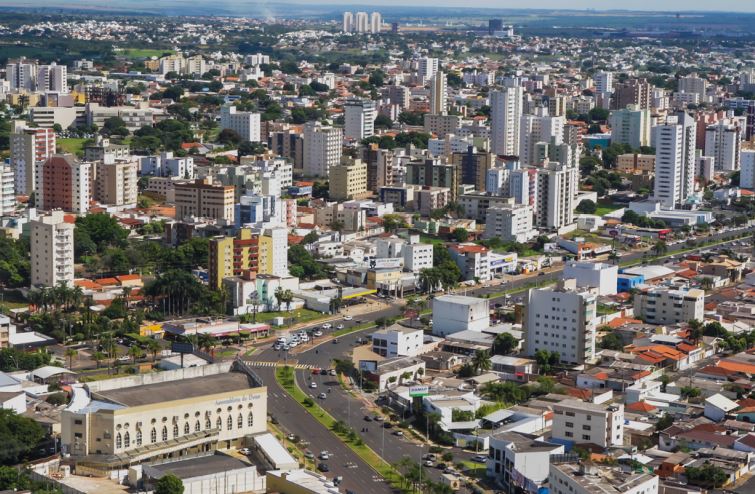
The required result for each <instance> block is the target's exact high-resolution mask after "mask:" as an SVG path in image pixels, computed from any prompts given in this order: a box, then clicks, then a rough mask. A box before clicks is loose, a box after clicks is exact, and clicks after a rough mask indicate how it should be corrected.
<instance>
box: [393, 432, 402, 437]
mask: <svg viewBox="0 0 755 494" xmlns="http://www.w3.org/2000/svg"><path fill="white" fill-rule="evenodd" d="M393 435H394V436H399V437H401V436H403V435H404V433H403V432H401V431H393Z"/></svg>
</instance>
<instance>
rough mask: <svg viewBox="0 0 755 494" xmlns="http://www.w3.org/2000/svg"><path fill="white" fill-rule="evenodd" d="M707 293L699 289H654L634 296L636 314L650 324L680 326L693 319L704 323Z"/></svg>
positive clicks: (641, 291)
mask: <svg viewBox="0 0 755 494" xmlns="http://www.w3.org/2000/svg"><path fill="white" fill-rule="evenodd" d="M704 310H705V291H704V290H700V289H697V288H693V289H689V290H688V289H678V290H674V289H671V288H662V287H654V288H648V289H645V290H640V291H638V292H637V293H636V294H635V295H634V313H635V315H637V316H639V317H642V319H643V320H644V321H646V322H647V323H648V324H678V323H686V322H688V321H691V320H693V319H696V320H698V321H702V320H703V319H704V315H703V312H704Z"/></svg>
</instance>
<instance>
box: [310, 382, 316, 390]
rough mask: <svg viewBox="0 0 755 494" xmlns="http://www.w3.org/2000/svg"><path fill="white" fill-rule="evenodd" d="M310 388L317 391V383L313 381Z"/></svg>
mask: <svg viewBox="0 0 755 494" xmlns="http://www.w3.org/2000/svg"><path fill="white" fill-rule="evenodd" d="M309 387H310V388H312V389H317V383H316V382H314V381H312V382H311V383H309Z"/></svg>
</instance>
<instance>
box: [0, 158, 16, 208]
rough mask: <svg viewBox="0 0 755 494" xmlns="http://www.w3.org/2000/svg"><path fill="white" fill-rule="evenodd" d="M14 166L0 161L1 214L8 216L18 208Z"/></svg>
mask: <svg viewBox="0 0 755 494" xmlns="http://www.w3.org/2000/svg"><path fill="white" fill-rule="evenodd" d="M14 182H15V178H14V177H13V168H11V167H10V165H6V164H5V163H0V216H7V215H9V214H11V213H13V212H14V211H15V210H16V188H15V183H14Z"/></svg>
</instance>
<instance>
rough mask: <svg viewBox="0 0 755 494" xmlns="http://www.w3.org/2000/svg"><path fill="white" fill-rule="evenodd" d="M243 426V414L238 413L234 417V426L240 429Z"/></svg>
mask: <svg viewBox="0 0 755 494" xmlns="http://www.w3.org/2000/svg"><path fill="white" fill-rule="evenodd" d="M243 427H244V416H243V415H241V414H239V418H238V419H236V428H237V429H241V428H243Z"/></svg>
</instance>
